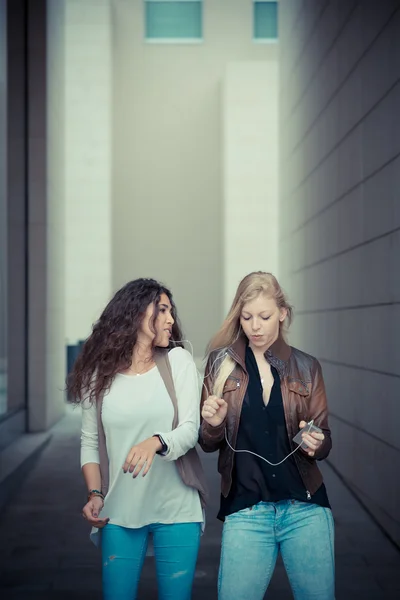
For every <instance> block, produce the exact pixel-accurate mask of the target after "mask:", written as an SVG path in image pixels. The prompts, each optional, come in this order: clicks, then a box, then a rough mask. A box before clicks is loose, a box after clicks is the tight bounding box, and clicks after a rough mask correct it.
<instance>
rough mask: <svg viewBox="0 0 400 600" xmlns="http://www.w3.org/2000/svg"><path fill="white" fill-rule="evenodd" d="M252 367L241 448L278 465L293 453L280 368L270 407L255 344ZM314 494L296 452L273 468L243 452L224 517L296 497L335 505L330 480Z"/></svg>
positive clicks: (223, 505) (238, 443)
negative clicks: (330, 496) (329, 493)
mask: <svg viewBox="0 0 400 600" xmlns="http://www.w3.org/2000/svg"><path fill="white" fill-rule="evenodd" d="M246 369H247V372H248V375H249V384H248V388H247V393H246V396H245V398H244V401H243V407H242V412H241V416H240V423H239V429H238V435H237V441H236V449H237V450H243V449H245V450H250V451H251V452H255V453H256V454H259V455H260V456H263V457H264V458H266V459H267V460H269V461H270V462H272V463H278V462H280V461H281V460H282V459H283V458H285V456H287V455H288V454H290V452H291V448H290V445H289V439H288V434H287V429H286V421H285V413H284V409H283V401H282V392H281V383H280V378H279V374H278V371H277V370H276V369H275V368H274V367H272V366H271V371H272V374H273V376H274V384H273V386H272V389H271V395H270V399H269V402H268V404H267V406H265V404H264V401H263V397H262V393H263V390H262V384H261V379H260V374H259V371H258V366H257V362H256V359H255V356H254V354H253V352H252V350H251V348H249V346H247V349H246ZM308 496H309V495H308V493H307V490H306V488H305V486H304V483H303V480H302V478H301V476H300V473H299V471H298V468H297V465H296V462H295V459H294V457H293V455H292V456H290V457H289V458H288V459H286V460H285V461H284V462H283V463H282V464H281V465H279V466H276V467H272V466H271V465H269V464H268V463H266V462H265V461H263V460H261V459H260V458H257V457H256V456H254V455H252V454H249V453H247V452H243V453H237V454H235V460H234V467H233V479H232V487H231V490H230V492H229V494H228V496H227V498H224V496H222V495H221V507H220V511H219V513H218V518H219V519H221V520H222V521H223V520H224V519H225V517H226V516H227V515H230V514H232V513H234V512H237V511H239V510H242V509H243V508H248V507H250V506H254V504H257V503H258V502H261V501H264V502H279V501H280V500H290V499H294V500H300V501H302V502H311V503H314V504H319V505H320V506H324V507H327V508H330V505H329V500H328V496H327V493H326V488H325V485H324V484H322V485H321V486H320V487H319V489H318V490H317V491H316V492H315V494H314V495H313V496H311V497H308Z"/></svg>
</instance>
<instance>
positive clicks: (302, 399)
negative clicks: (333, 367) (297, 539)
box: [199, 337, 332, 497]
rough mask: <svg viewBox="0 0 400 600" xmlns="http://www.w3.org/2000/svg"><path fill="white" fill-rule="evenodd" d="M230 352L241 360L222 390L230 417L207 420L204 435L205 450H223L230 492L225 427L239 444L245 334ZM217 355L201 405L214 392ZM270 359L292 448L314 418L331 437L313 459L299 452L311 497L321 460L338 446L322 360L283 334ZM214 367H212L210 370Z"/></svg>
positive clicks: (221, 464) (225, 487) (222, 468)
mask: <svg viewBox="0 0 400 600" xmlns="http://www.w3.org/2000/svg"><path fill="white" fill-rule="evenodd" d="M227 352H228V354H229V355H230V356H231V358H233V359H234V361H235V362H236V366H235V368H234V370H233V372H232V373H231V374H230V375H229V377H228V379H227V380H226V382H225V386H224V390H223V394H222V396H223V398H224V400H226V402H227V403H228V413H227V417H226V419H225V421H224V422H223V423H221V425H219V426H217V427H212V426H211V425H209V424H208V423H207V422H206V421H204V420H203V419H202V421H201V426H200V437H199V443H200V446H201V447H202V449H203V450H204V451H205V452H215V451H216V450H219V458H218V471H219V473H220V474H221V477H222V481H221V491H222V494H223V495H224V496H225V497H226V496H227V495H228V494H229V490H230V488H231V485H232V469H233V460H234V452H233V451H232V450H231V449H230V448H229V446H228V445H227V443H226V440H225V427H226V432H227V437H228V440H229V443H230V444H231V446H232V447H233V448H235V447H236V438H237V433H238V429H239V421H240V414H241V410H242V404H243V400H244V397H245V395H246V391H247V384H248V380H249V376H248V374H247V371H246V365H245V353H246V340H245V339H244V338H243V337H241V338H239V339H238V340H237V341H236V342H235V343H234V344H233V345H232V346H230V347H229V348H228V349H227ZM217 355H218V352H212V353H211V355H210V357H209V360H208V363H207V366H206V371H205V378H204V386H203V393H202V398H201V406H203V403H204V401H205V400H206V399H207V397H208V396H209V395H211V394H212V387H213V381H214V380H215V373H216V370H217V367H216V366H215V361H216V357H217ZM222 358H223V357H222ZM265 358H266V359H267V361H268V362H269V363H270V364H271V365H272V366H274V367H275V368H276V369H277V371H278V373H279V376H280V380H281V390H282V399H283V407H284V411H285V418H286V428H287V432H288V436H289V444H290V447H291V449H292V450H294V449H295V448H297V445H296V444H295V443H293V442H292V439H293V437H294V436H295V435H296V433H297V432H298V431H299V423H300V421H302V420H304V421H306V422H308V421H310V420H311V419H314V423H315V425H317V426H318V427H320V428H321V429H322V430H323V432H324V434H325V439H324V441H323V443H322V445H321V446H320V448H319V449H318V450H317V452H316V454H315V456H314V457H313V458H310V457H309V456H308V455H307V454H306V453H305V452H304V451H303V450H302V449H300V450H298V452H295V453H294V455H293V456H294V459H295V461H296V465H297V468H298V470H299V473H300V475H301V478H302V480H303V482H304V485H305V488H306V490H307V493H308V496H310V495H313V494H314V493H315V492H316V491H317V489H318V488H319V487H320V485H321V484H322V475H321V472H320V470H319V468H318V466H317V463H316V461H317V460H322V459H324V458H326V457H327V456H328V454H329V452H330V450H331V447H332V441H331V432H330V429H329V425H328V406H327V401H326V394H325V385H324V380H323V377H322V371H321V365H320V364H319V362H318V361H317V359H316V358H314V357H312V356H310V355H309V354H306V353H305V352H301V351H300V350H297V349H296V348H292V347H291V346H289V345H288V344H287V343H286V342H285V341H284V339H283V338H282V337H280V338H279V339H278V340H277V341H276V342H275V343H274V344H272V346H271V348H269V349H268V350H267V352H266V353H265ZM221 360H222V359H221ZM213 365H214V366H213ZM211 368H212V371H210V369H211ZM206 388H207V390H206Z"/></svg>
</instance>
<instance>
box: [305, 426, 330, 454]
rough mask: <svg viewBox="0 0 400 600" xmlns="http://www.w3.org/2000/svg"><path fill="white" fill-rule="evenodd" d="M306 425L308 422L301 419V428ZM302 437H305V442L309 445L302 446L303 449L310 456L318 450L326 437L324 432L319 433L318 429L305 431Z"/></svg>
mask: <svg viewBox="0 0 400 600" xmlns="http://www.w3.org/2000/svg"><path fill="white" fill-rule="evenodd" d="M306 425H307V423H306V422H305V421H300V423H299V427H300V429H304V427H306ZM301 437H302V439H303V442H304V443H305V444H307V446H308V447H307V448H302V450H303V451H304V452H306V453H307V454H308V456H314V455H315V453H316V451H317V450H318V448H319V447H320V446H321V445H322V442H323V441H324V439H325V436H324V434H323V433H318V432H317V431H314V432H312V433H306V432H304V433H302V435H301Z"/></svg>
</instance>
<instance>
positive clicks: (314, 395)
mask: <svg viewBox="0 0 400 600" xmlns="http://www.w3.org/2000/svg"><path fill="white" fill-rule="evenodd" d="M309 414H310V418H311V419H313V420H314V423H315V425H317V427H320V428H321V429H322V431H323V433H324V435H325V439H324V441H323V442H322V444H321V446H320V447H319V448H318V450H317V451H316V453H315V455H314V456H313V457H312V458H313V459H314V460H323V459H325V458H327V456H328V455H329V452H330V451H331V448H332V439H331V430H330V429H329V424H328V403H327V399H326V392H325V383H324V378H323V376H322V369H321V365H320V363H319V362H318V360H317V359H315V366H314V371H313V375H312V389H311V398H310V405H309Z"/></svg>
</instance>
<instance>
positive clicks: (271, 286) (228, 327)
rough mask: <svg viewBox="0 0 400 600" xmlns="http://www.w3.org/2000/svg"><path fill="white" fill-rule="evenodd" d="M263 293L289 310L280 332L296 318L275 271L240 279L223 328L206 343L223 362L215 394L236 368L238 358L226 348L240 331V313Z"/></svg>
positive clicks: (219, 391) (216, 380) (217, 377)
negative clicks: (275, 275)
mask: <svg viewBox="0 0 400 600" xmlns="http://www.w3.org/2000/svg"><path fill="white" fill-rule="evenodd" d="M261 294H263V295H265V296H267V297H269V298H273V299H274V300H275V302H276V304H277V306H278V308H279V309H282V308H285V309H286V310H287V317H286V319H285V321H284V322H283V323H281V324H280V333H281V334H282V335H284V334H285V326H286V327H289V326H290V324H291V322H292V320H293V308H292V306H291V305H290V304H289V303H288V301H287V299H286V296H285V294H284V292H283V290H282V288H281V286H280V285H279V283H278V280H277V279H276V277H274V275H272V273H265V272H264V271H255V272H253V273H249V275H246V277H244V278H243V279H242V281H241V282H240V283H239V285H238V288H237V291H236V294H235V297H234V299H233V302H232V306H231V308H230V310H229V312H228V315H227V317H226V319H225V321H224V322H223V324H222V326H221V328H220V329H219V331H217V333H216V334H215V335H214V337H213V338H212V339H211V341H210V343H209V344H208V347H207V355H209V354H210V353H211V352H214V351H218V352H216V358H215V362H218V363H220V366H219V368H218V374H217V376H216V378H215V380H214V383H213V394H215V395H216V396H221V394H222V391H223V388H224V385H225V381H226V380H227V378H228V377H229V375H230V374H231V373H232V371H233V369H234V368H235V364H236V363H235V361H234V360H233V359H232V358H231V357H230V356H229V355H228V354H226V350H227V348H228V347H229V346H231V345H232V344H233V343H234V342H235V341H236V340H237V339H238V338H239V336H240V335H241V333H242V328H241V325H240V313H241V312H242V309H243V306H244V305H245V304H246V303H247V302H251V301H252V300H254V299H255V298H258V296H260V295H261Z"/></svg>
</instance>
